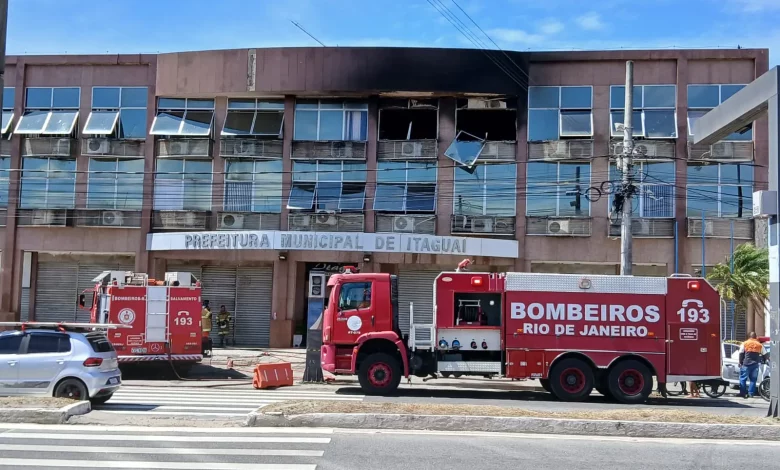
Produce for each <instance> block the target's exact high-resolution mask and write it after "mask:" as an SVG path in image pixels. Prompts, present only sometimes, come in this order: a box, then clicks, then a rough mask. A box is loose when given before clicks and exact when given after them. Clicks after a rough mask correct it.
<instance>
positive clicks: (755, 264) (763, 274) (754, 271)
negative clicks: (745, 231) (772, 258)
mask: <svg viewBox="0 0 780 470" xmlns="http://www.w3.org/2000/svg"><path fill="white" fill-rule="evenodd" d="M707 279H708V280H710V281H712V282H713V284H715V286H716V288H717V289H718V293H720V296H721V298H723V299H724V300H726V301H727V302H728V301H732V300H733V301H734V302H735V303H736V304H737V305H738V306H740V307H742V308H743V309H745V310H746V311H747V330H748V332H750V331H755V329H756V328H757V326H760V329H761V330H762V332H763V319H761V320H760V322H759V323H760V325H756V321H755V320H756V315H755V312H761V315H760V316H761V317H763V313H764V308H765V304H766V299H767V297H768V296H769V251H768V250H767V249H759V248H756V247H755V246H754V245H753V244H751V243H745V244H744V245H740V246H738V247H737V249H736V250H734V272H731V258H729V257H728V256H727V257H726V260H725V261H724V262H723V263H718V264H717V265H715V266H714V267H713V269H712V271H711V272H710V274H709V275H708V276H707Z"/></svg>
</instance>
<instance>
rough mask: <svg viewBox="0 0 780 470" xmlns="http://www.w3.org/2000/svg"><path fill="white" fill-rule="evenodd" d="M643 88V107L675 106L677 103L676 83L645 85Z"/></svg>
mask: <svg viewBox="0 0 780 470" xmlns="http://www.w3.org/2000/svg"><path fill="white" fill-rule="evenodd" d="M624 88H625V87H624ZM642 90H643V93H644V95H643V104H642V107H643V108H674V107H675V103H677V96H676V95H677V87H676V86H674V85H658V86H656V85H645V86H643V87H642ZM623 100H624V101H625V96H624V97H623Z"/></svg>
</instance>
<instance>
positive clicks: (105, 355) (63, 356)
mask: <svg viewBox="0 0 780 470" xmlns="http://www.w3.org/2000/svg"><path fill="white" fill-rule="evenodd" d="M121 384H122V374H121V373H120V372H119V366H118V362H117V355H116V351H114V348H113V346H111V343H110V342H109V341H108V338H106V335H105V334H103V333H100V332H89V331H61V330H58V329H56V328H50V329H42V328H33V329H30V328H27V329H25V330H24V331H4V332H1V333H0V395H38V396H48V397H62V398H72V399H74V400H90V401H91V402H92V403H95V404H100V403H105V402H106V401H108V400H109V399H110V398H111V396H112V395H113V394H114V392H115V391H116V390H117V389H118V388H119V387H120V386H121Z"/></svg>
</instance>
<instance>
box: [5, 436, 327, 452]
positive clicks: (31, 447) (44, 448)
mask: <svg viewBox="0 0 780 470" xmlns="http://www.w3.org/2000/svg"><path fill="white" fill-rule="evenodd" d="M85 437H87V436H85ZM0 451H9V452H11V451H17V452H27V451H29V452H66V453H78V454H87V453H95V454H171V455H229V456H245V457H247V456H249V457H322V456H323V455H324V454H325V451H322V450H291V449H195V448H190V447H174V448H162V447H83V446H51V445H39V444H0Z"/></svg>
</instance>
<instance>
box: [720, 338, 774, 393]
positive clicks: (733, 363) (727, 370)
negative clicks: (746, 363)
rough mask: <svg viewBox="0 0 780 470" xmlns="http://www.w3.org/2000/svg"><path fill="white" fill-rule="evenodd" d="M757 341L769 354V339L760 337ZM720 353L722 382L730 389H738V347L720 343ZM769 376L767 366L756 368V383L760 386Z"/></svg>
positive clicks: (762, 365)
mask: <svg viewBox="0 0 780 470" xmlns="http://www.w3.org/2000/svg"><path fill="white" fill-rule="evenodd" d="M759 341H761V344H763V345H764V349H765V350H766V352H767V353H769V347H770V343H769V338H767V337H760V338H759ZM721 352H722V358H723V371H722V374H721V375H722V376H723V380H725V381H726V382H728V383H729V386H730V387H731V388H739V345H738V344H732V343H722V345H721ZM768 376H769V367H768V366H767V364H761V365H760V366H759V368H758V383H759V384H760V383H761V382H762V381H763V380H764V379H765V378H766V377H768Z"/></svg>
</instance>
